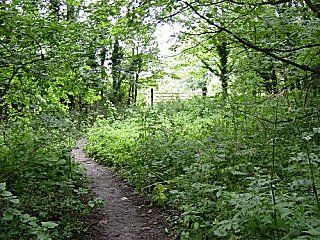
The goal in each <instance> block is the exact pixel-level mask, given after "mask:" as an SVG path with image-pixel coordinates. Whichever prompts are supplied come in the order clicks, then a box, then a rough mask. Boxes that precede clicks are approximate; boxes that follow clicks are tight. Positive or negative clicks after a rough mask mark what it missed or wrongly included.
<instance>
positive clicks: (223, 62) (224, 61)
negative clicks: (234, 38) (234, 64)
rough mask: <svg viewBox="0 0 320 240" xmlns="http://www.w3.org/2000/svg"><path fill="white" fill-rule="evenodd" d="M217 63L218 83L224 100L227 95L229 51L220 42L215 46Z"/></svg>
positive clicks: (225, 45) (224, 44)
mask: <svg viewBox="0 0 320 240" xmlns="http://www.w3.org/2000/svg"><path fill="white" fill-rule="evenodd" d="M217 50H218V55H219V61H220V66H219V68H220V82H221V86H222V94H223V97H224V98H226V97H227V95H228V73H229V72H228V55H229V50H228V48H227V43H226V42H222V43H221V44H220V45H218V46H217Z"/></svg>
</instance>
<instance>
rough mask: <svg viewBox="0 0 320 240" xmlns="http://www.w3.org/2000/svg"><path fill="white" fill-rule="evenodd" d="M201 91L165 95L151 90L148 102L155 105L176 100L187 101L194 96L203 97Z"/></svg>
mask: <svg viewBox="0 0 320 240" xmlns="http://www.w3.org/2000/svg"><path fill="white" fill-rule="evenodd" d="M201 95H202V92H201V91H196V92H188V93H177V92H176V93H165V92H155V91H154V89H153V88H151V90H150V94H147V98H148V102H149V103H150V104H151V105H153V103H156V102H164V101H174V100H186V99H190V98H192V97H194V96H201Z"/></svg>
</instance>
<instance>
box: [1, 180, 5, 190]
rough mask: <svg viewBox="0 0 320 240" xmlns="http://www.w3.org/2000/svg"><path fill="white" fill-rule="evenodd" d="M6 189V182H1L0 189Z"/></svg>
mask: <svg viewBox="0 0 320 240" xmlns="http://www.w3.org/2000/svg"><path fill="white" fill-rule="evenodd" d="M4 190H6V183H5V182H3V183H0V191H4Z"/></svg>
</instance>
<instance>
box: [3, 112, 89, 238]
mask: <svg viewBox="0 0 320 240" xmlns="http://www.w3.org/2000/svg"><path fill="white" fill-rule="evenodd" d="M75 134H76V132H75V130H74V128H73V125H72V123H71V122H70V121H68V120H66V119H65V118H64V117H60V118H59V117H57V116H55V117H53V115H45V114H39V116H37V117H29V118H25V117H24V118H19V117H16V118H10V119H7V120H4V121H2V125H1V136H0V166H1V168H0V239H19V240H30V239H39V240H49V239H68V238H70V237H71V236H72V234H76V233H77V232H78V231H79V229H80V227H81V224H80V221H79V220H80V218H81V217H83V215H84V214H87V213H88V212H89V207H88V203H89V205H90V204H92V202H90V201H91V200H90V199H89V198H88V186H87V180H86V177H85V173H84V170H83V169H81V168H80V167H79V165H78V164H77V163H75V162H74V160H73V159H72V158H71V156H70V150H71V148H72V146H73V145H74V139H75V138H76V136H77V135H75Z"/></svg>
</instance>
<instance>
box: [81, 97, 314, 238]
mask: <svg viewBox="0 0 320 240" xmlns="http://www.w3.org/2000/svg"><path fill="white" fill-rule="evenodd" d="M234 100H235V99H234ZM238 100H239V99H238ZM261 100H262V99H261ZM292 101H294V99H293V98H291V97H289V96H288V95H284V96H279V97H276V98H273V99H269V100H268V102H264V103H261V104H260V105H258V106H254V107H251V109H250V110H249V111H252V113H250V112H249V111H248V109H247V107H246V106H240V105H238V104H237V103H236V102H233V101H230V102H228V103H227V104H226V105H225V106H222V105H221V104H219V99H218V98H214V99H195V100H192V101H187V102H175V103H166V104H160V105H158V106H156V108H155V109H144V110H140V112H135V113H133V115H131V116H130V118H128V117H126V119H122V120H121V121H111V120H110V119H109V120H103V119H100V120H99V121H97V123H96V124H95V126H94V127H93V128H92V129H91V130H90V132H89V133H88V136H89V137H88V145H87V147H86V149H87V152H88V153H89V154H90V155H91V156H93V157H94V158H95V159H96V160H97V161H99V162H101V163H103V164H105V165H107V166H112V167H114V168H115V169H117V170H119V171H120V172H121V173H122V175H123V176H124V177H126V178H127V179H128V180H129V181H130V182H131V183H132V184H134V185H135V186H136V189H137V190H138V191H140V192H142V193H145V194H147V195H149V196H150V198H151V199H153V200H154V201H156V202H158V203H159V204H160V205H163V206H169V208H170V209H178V210H179V214H178V217H176V218H173V220H172V221H174V222H175V223H176V224H178V226H179V228H181V232H179V234H180V237H181V239H216V238H218V237H220V238H221V239H270V238H275V239H318V238H319V236H320V222H319V210H320V209H319V207H320V205H319V199H318V192H317V189H319V187H320V181H319V174H320V173H319V157H318V156H319V144H320V142H319V137H320V132H319V117H318V115H317V114H316V116H306V117H303V118H300V117H298V116H297V117H295V118H292V119H288V118H287V117H288V107H289V106H290V105H291V104H292ZM270 108H271V109H272V110H273V111H269V109H270ZM245 110H246V113H245V114H243V112H244V111H245ZM257 113H260V114H259V116H258V115H257ZM291 114H292V115H291ZM294 114H298V115H299V114H300V112H295V113H290V115H291V116H293V115H294ZM257 118H258V119H257Z"/></svg>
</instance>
